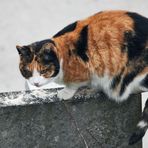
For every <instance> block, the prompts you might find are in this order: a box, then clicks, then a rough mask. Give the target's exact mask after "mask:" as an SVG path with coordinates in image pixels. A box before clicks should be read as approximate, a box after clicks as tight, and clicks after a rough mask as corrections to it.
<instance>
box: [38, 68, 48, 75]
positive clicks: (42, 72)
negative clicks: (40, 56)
mask: <svg viewBox="0 0 148 148" xmlns="http://www.w3.org/2000/svg"><path fill="white" fill-rule="evenodd" d="M48 70H49V69H48V68H47V69H43V70H41V71H40V74H44V73H46V72H47V71H48Z"/></svg>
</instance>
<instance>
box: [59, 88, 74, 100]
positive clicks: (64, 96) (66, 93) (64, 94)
mask: <svg viewBox="0 0 148 148" xmlns="http://www.w3.org/2000/svg"><path fill="white" fill-rule="evenodd" d="M75 92H76V90H73V89H68V88H64V89H62V90H59V91H58V94H57V97H58V98H59V99H60V100H68V99H70V98H72V97H73V96H74V94H75Z"/></svg>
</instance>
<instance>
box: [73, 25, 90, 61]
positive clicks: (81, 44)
mask: <svg viewBox="0 0 148 148" xmlns="http://www.w3.org/2000/svg"><path fill="white" fill-rule="evenodd" d="M75 48H76V54H77V55H78V56H79V57H80V58H81V59H82V60H83V61H84V62H87V61H88V60H89V58H88V56H87V54H86V51H87V49H88V26H85V27H84V28H83V29H82V30H81V32H80V36H79V39H78V41H77V43H76V45H75Z"/></svg>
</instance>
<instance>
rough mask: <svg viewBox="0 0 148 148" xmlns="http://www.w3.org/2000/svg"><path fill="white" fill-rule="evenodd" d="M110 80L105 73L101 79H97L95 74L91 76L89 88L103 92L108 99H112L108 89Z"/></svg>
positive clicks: (111, 93) (110, 91)
mask: <svg viewBox="0 0 148 148" xmlns="http://www.w3.org/2000/svg"><path fill="white" fill-rule="evenodd" d="M111 83H112V79H111V78H110V77H109V75H108V74H107V72H106V73H105V74H104V76H103V77H98V75H97V74H93V75H92V78H91V86H92V87H94V88H97V89H101V90H103V91H104V92H105V93H106V94H107V95H108V96H109V97H114V96H113V92H112V90H111V88H110V85H111Z"/></svg>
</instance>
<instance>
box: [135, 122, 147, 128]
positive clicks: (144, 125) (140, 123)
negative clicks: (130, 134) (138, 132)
mask: <svg viewBox="0 0 148 148" xmlns="http://www.w3.org/2000/svg"><path fill="white" fill-rule="evenodd" d="M137 126H138V127H140V128H144V127H146V126H148V123H147V122H145V121H143V120H142V121H140V122H139V123H138V125H137Z"/></svg>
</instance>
